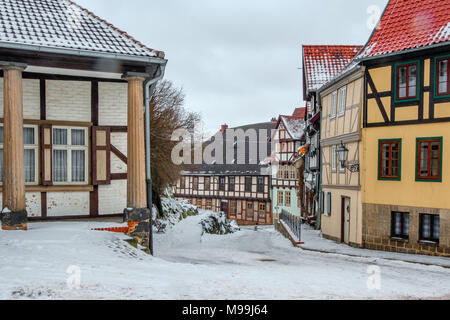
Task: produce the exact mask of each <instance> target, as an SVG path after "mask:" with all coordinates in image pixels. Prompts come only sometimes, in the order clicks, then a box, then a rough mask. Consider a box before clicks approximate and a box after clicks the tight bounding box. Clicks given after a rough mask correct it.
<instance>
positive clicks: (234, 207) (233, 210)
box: [230, 201, 237, 216]
mask: <svg viewBox="0 0 450 320" xmlns="http://www.w3.org/2000/svg"><path fill="white" fill-rule="evenodd" d="M236 213H237V205H236V201H230V215H231V216H236Z"/></svg>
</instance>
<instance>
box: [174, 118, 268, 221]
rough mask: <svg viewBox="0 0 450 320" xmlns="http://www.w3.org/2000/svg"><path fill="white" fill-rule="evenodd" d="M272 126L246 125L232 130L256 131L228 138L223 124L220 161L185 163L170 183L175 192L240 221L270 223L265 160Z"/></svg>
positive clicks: (201, 206) (204, 207)
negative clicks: (229, 152)
mask: <svg viewBox="0 0 450 320" xmlns="http://www.w3.org/2000/svg"><path fill="white" fill-rule="evenodd" d="M274 128H275V123H274V122H266V123H258V124H251V125H245V126H241V127H236V128H232V130H233V132H239V131H241V132H242V133H250V131H253V132H254V133H255V135H253V134H248V135H246V136H245V137H244V136H241V137H240V138H238V137H237V136H236V137H232V138H229V136H228V135H230V134H231V133H230V130H228V127H227V126H223V127H222V129H221V135H222V136H223V141H224V143H223V161H217V160H216V161H214V163H213V164H207V163H206V162H204V163H203V164H201V165H186V166H184V170H183V171H182V177H181V178H180V180H179V181H178V183H177V184H176V185H175V186H174V187H173V191H174V196H175V197H176V198H177V199H178V200H189V201H190V202H191V203H192V204H194V205H196V206H198V207H199V208H201V209H204V210H212V211H215V212H220V211H221V212H224V213H226V214H227V216H228V218H229V219H231V220H236V221H237V222H238V224H241V225H256V224H258V225H271V224H272V223H273V217H272V205H271V187H270V183H271V175H270V172H271V169H270V167H269V165H268V164H266V162H265V160H266V159H267V158H268V156H270V154H271V142H270V141H269V140H270V137H271V134H272V131H273V129H274ZM227 137H228V139H227ZM240 139H243V140H242V141H241V140H240ZM230 143H231V144H232V146H231V148H230V146H229V144H230ZM241 143H242V146H244V148H243V149H240V147H239V146H240V145H241ZM227 145H228V148H227ZM228 149H230V150H232V152H233V154H232V155H231V157H230V155H228V159H232V161H231V162H230V161H227V150H228ZM264 149H266V150H264ZM219 162H221V163H219Z"/></svg>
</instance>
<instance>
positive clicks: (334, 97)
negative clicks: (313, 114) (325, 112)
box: [330, 91, 338, 118]
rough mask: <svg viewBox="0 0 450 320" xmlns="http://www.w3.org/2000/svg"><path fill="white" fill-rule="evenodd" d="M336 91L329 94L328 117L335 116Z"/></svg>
mask: <svg viewBox="0 0 450 320" xmlns="http://www.w3.org/2000/svg"><path fill="white" fill-rule="evenodd" d="M337 95H338V94H337V91H335V92H333V94H332V96H331V113H330V117H331V118H335V117H336V109H337Z"/></svg>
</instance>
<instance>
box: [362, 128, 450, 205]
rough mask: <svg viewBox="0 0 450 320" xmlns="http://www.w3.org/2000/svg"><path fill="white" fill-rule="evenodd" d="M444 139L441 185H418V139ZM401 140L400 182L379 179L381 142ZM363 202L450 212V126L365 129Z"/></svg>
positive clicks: (363, 132) (431, 183)
mask: <svg viewBox="0 0 450 320" xmlns="http://www.w3.org/2000/svg"><path fill="white" fill-rule="evenodd" d="M422 137H443V158H442V166H443V168H442V171H443V175H442V182H416V181H415V177H416V175H415V172H416V138H422ZM398 138H401V139H402V161H401V163H402V177H401V181H379V180H378V141H379V139H398ZM362 139H363V141H362V143H363V155H362V157H363V159H362V168H361V169H362V173H361V174H362V187H363V195H362V200H363V203H374V204H394V205H404V206H415V207H426V208H437V209H450V166H449V163H450V124H449V123H431V124H419V125H407V126H391V127H380V128H365V129H363V131H362Z"/></svg>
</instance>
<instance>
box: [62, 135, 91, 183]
mask: <svg viewBox="0 0 450 320" xmlns="http://www.w3.org/2000/svg"><path fill="white" fill-rule="evenodd" d="M87 140H88V139H87V129H86V128H67V127H53V182H54V183H55V184H62V183H72V184H83V183H87V180H88V176H87V161H88V158H87V152H88V143H87Z"/></svg>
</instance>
